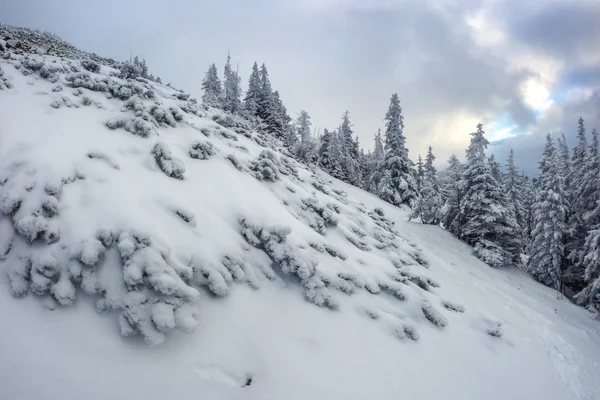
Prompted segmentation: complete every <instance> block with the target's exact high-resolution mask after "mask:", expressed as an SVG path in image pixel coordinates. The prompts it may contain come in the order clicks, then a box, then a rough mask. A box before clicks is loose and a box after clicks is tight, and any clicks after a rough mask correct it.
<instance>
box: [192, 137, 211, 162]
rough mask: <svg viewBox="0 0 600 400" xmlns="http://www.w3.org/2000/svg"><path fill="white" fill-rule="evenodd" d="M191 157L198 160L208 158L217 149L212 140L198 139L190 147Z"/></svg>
mask: <svg viewBox="0 0 600 400" xmlns="http://www.w3.org/2000/svg"><path fill="white" fill-rule="evenodd" d="M189 153H190V157H192V158H196V159H198V160H208V159H209V158H210V156H213V155H214V154H215V149H214V147H213V145H212V143H211V142H204V141H200V140H196V141H194V142H193V143H192V147H191V149H190V152H189Z"/></svg>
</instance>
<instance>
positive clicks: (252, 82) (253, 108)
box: [244, 62, 261, 117]
mask: <svg viewBox="0 0 600 400" xmlns="http://www.w3.org/2000/svg"><path fill="white" fill-rule="evenodd" d="M260 99H261V80H260V74H259V72H258V64H256V62H255V63H254V65H253V66H252V73H251V74H250V79H249V80H248V90H247V91H246V97H245V98H244V110H245V111H246V112H247V113H248V114H249V115H250V116H252V117H253V116H256V115H257V113H258V103H259V102H260Z"/></svg>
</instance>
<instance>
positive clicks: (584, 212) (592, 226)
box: [564, 129, 600, 300]
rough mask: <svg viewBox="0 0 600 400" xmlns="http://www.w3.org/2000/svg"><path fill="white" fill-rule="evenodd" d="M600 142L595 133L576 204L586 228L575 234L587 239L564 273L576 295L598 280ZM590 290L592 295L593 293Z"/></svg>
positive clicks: (582, 227)
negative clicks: (599, 147) (596, 262)
mask: <svg viewBox="0 0 600 400" xmlns="http://www.w3.org/2000/svg"><path fill="white" fill-rule="evenodd" d="M598 142H599V141H598V132H597V131H596V130H595V129H593V130H592V142H591V143H590V145H589V148H588V150H589V151H588V156H587V158H586V163H585V173H584V174H583V183H582V185H581V191H580V194H579V196H580V197H579V201H578V202H577V203H576V204H577V206H578V207H579V211H580V212H581V224H582V225H583V226H578V227H577V228H578V229H577V230H576V232H580V234H581V235H585V236H586V237H585V240H584V242H583V244H582V245H581V248H577V249H576V250H577V256H576V257H573V256H572V255H571V257H570V260H571V262H572V263H573V264H572V265H571V266H569V268H568V269H567V271H565V273H564V282H565V284H567V285H568V286H569V287H570V288H571V289H574V290H576V291H580V290H582V289H584V288H585V287H586V286H588V287H589V283H590V279H592V280H593V279H595V278H593V277H594V276H596V275H595V274H596V272H594V271H595V268H596V266H595V264H594V263H595V261H594V260H595V257H596V255H595V254H596V252H597V251H598V250H597V248H596V246H597V240H598V239H597V237H596V236H597V232H595V231H597V230H598V229H599V228H600V209H599V208H598V207H599V206H600V153H599V149H598V146H599V143H598ZM588 270H590V271H592V272H589V271H588ZM590 274H591V275H590ZM590 290H592V291H593V289H590ZM598 300H600V298H599V299H598Z"/></svg>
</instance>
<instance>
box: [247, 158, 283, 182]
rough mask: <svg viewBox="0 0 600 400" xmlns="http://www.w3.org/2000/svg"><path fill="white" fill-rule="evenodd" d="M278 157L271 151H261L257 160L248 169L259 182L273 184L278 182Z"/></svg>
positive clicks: (279, 164)
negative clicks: (264, 181)
mask: <svg viewBox="0 0 600 400" xmlns="http://www.w3.org/2000/svg"><path fill="white" fill-rule="evenodd" d="M280 166H281V163H280V162H279V157H277V154H275V152H274V151H271V150H263V151H261V152H260V155H259V156H258V159H256V160H254V161H253V162H252V165H251V166H250V169H251V170H252V171H253V172H254V176H255V177H256V179H258V180H259V181H263V180H267V181H271V182H275V181H278V180H279V167H280Z"/></svg>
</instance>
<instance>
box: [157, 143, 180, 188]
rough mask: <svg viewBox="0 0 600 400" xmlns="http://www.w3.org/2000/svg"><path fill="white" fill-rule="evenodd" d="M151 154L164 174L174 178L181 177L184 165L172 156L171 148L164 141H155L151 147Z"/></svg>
mask: <svg viewBox="0 0 600 400" xmlns="http://www.w3.org/2000/svg"><path fill="white" fill-rule="evenodd" d="M152 154H153V155H154V159H155V160H156V163H157V164H158V166H159V167H160V169H161V170H162V171H163V172H164V173H165V175H167V176H169V177H171V178H175V179H183V174H184V173H185V165H183V162H181V161H180V160H179V159H177V158H173V156H172V154H171V150H169V147H168V146H167V145H166V144H165V143H163V142H156V143H155V144H154V147H152Z"/></svg>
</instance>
